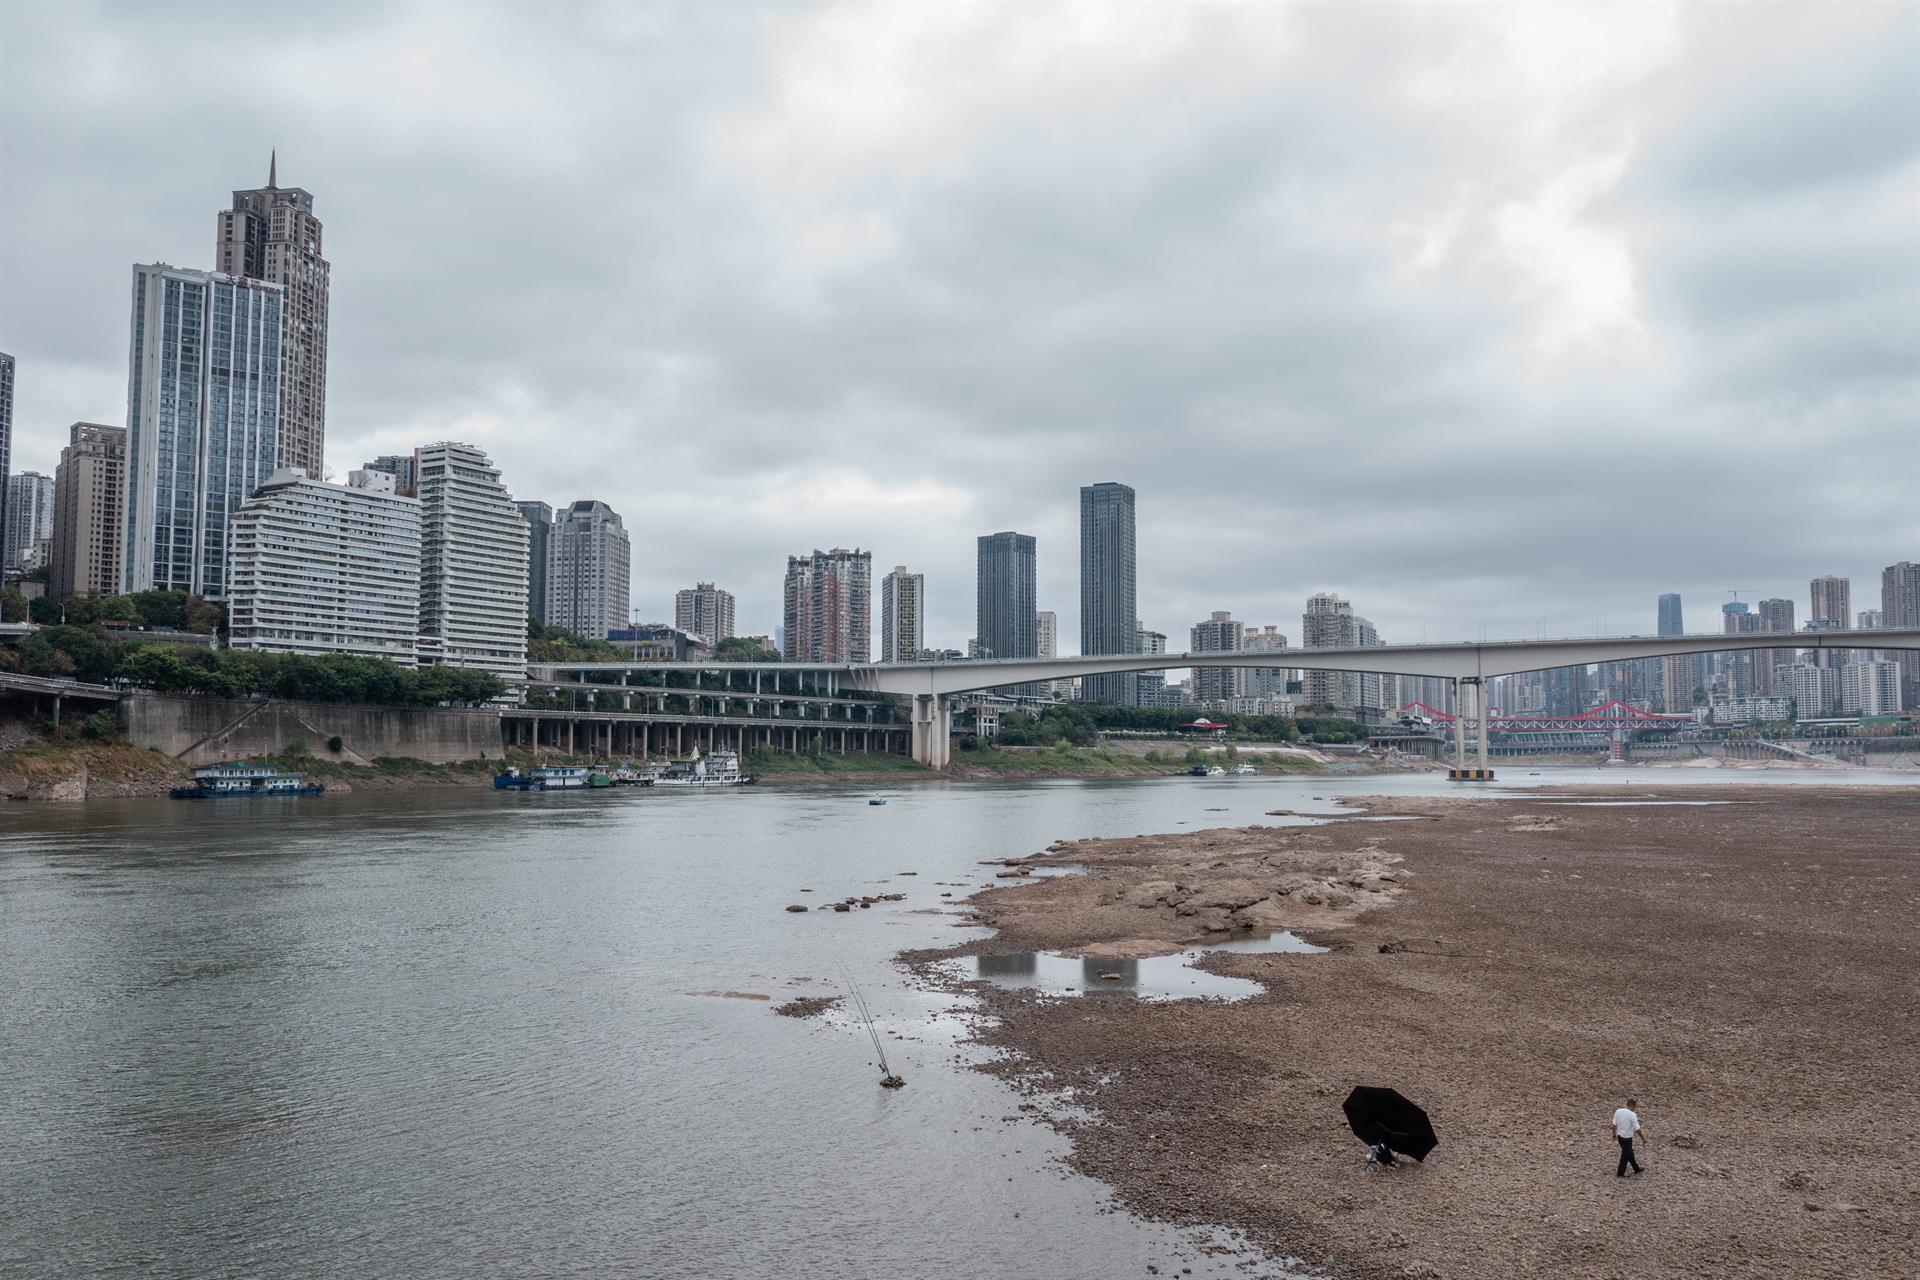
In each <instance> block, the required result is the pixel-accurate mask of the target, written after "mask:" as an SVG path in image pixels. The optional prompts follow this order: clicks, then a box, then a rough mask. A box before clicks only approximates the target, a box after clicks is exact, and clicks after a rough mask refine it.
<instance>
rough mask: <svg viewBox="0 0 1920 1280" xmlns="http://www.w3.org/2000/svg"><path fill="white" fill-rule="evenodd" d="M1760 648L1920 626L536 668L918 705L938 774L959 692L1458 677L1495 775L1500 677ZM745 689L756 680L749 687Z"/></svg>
mask: <svg viewBox="0 0 1920 1280" xmlns="http://www.w3.org/2000/svg"><path fill="white" fill-rule="evenodd" d="M1751 649H1812V650H1825V649H1836V650H1851V649H1901V650H1920V629H1906V630H1887V631H1797V632H1792V633H1788V634H1781V633H1768V634H1761V633H1748V634H1743V635H1690V636H1595V637H1587V638H1582V639H1563V640H1505V641H1494V642H1490V643H1478V644H1403V645H1374V646H1369V647H1366V648H1358V649H1281V650H1260V651H1242V652H1237V653H1164V654H1123V655H1118V656H1111V657H1086V656H1081V657H1068V658H1001V659H986V660H980V661H973V662H898V663H843V664H837V665H836V664H826V663H751V662H734V663H728V662H717V663H716V662H675V663H660V662H584V663H578V662H577V663H548V664H534V665H533V666H531V667H530V668H529V669H528V675H529V676H530V677H531V678H532V679H534V680H537V681H542V682H553V683H568V682H571V681H578V682H581V683H609V682H614V683H626V682H628V681H630V680H631V679H632V678H633V677H634V676H635V675H642V676H648V675H653V674H658V673H662V672H668V671H684V672H689V673H694V674H696V675H698V674H701V673H706V674H712V675H720V676H722V677H723V678H724V679H725V680H726V681H727V682H728V683H729V684H731V682H732V680H733V679H734V678H735V677H736V676H737V677H738V678H740V679H741V680H742V681H743V682H747V681H752V682H755V683H756V685H764V684H765V683H766V682H767V681H768V680H769V679H771V680H772V681H773V683H774V685H775V687H776V688H777V687H782V685H783V682H784V681H786V680H787V679H788V678H789V677H791V680H792V682H793V683H794V684H795V686H796V691H798V690H799V689H800V688H804V686H806V685H807V684H809V683H811V684H813V686H814V687H815V689H816V690H817V691H819V692H821V693H824V694H826V695H828V696H832V695H833V694H836V693H838V692H840V691H841V690H843V689H845V690H857V691H860V692H864V693H881V694H888V695H891V696H894V697H900V698H905V699H908V700H909V701H910V702H911V703H912V706H913V757H914V759H916V760H918V761H920V762H921V763H922V764H925V765H929V766H931V767H933V768H936V769H940V768H945V767H946V764H947V761H948V749H949V742H948V740H949V738H950V736H951V728H952V710H951V707H950V705H949V703H948V699H949V698H951V697H952V696H953V695H954V694H957V693H974V692H979V691H982V690H987V689H1001V688H1006V687H1008V686H1010V685H1028V684H1038V683H1040V682H1042V681H1046V680H1063V679H1071V678H1074V677H1080V676H1099V675H1117V674H1121V673H1125V672H1131V671H1166V670H1171V669H1174V668H1183V667H1184V668H1197V667H1274V666H1282V667H1288V668H1297V669H1300V670H1307V671H1353V672H1366V673H1370V674H1378V675H1402V676H1429V677H1438V678H1440V679H1446V680H1452V681H1453V682H1454V705H1455V706H1456V707H1459V708H1460V709H1461V712H1462V714H1461V716H1460V718H1459V719H1457V720H1456V721H1455V722H1454V751H1455V755H1456V764H1457V767H1458V768H1459V769H1461V770H1465V769H1466V767H1467V724H1468V722H1469V721H1474V722H1476V723H1477V724H1478V726H1479V732H1478V735H1477V737H1478V755H1479V767H1480V769H1481V770H1482V771H1485V770H1486V769H1487V767H1488V766H1487V723H1486V720H1487V718H1486V716H1485V715H1484V714H1482V710H1483V708H1484V704H1485V688H1486V681H1488V680H1490V679H1492V678H1493V677H1495V676H1508V675H1518V674H1520V673H1521V672H1525V671H1549V670H1552V669H1554V668H1556V667H1578V666H1590V665H1593V664H1595V663H1601V662H1629V661H1636V660H1639V659H1643V658H1665V657H1671V656H1675V655H1680V654H1698V653H1729V652H1738V651H1742V650H1751ZM743 687H744V684H743Z"/></svg>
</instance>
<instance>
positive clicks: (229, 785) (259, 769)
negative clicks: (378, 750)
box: [167, 760, 327, 800]
mask: <svg viewBox="0 0 1920 1280" xmlns="http://www.w3.org/2000/svg"><path fill="white" fill-rule="evenodd" d="M326 790H327V789H326V788H325V787H324V786H322V785H320V784H319V783H317V782H308V781H307V775H305V774H304V773H282V772H280V770H278V769H275V768H273V767H272V766H270V765H264V764H249V763H248V762H246V761H244V760H234V761H225V762H223V763H221V764H214V765H208V766H207V767H206V768H204V769H195V770H194V771H193V785H192V786H188V787H175V788H174V789H173V790H171V791H169V792H168V793H167V794H168V795H170V796H172V797H173V798H174V799H175V800H219V799H225V798H226V797H229V796H317V795H324V794H326Z"/></svg>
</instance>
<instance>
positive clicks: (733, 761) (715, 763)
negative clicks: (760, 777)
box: [654, 749, 753, 787]
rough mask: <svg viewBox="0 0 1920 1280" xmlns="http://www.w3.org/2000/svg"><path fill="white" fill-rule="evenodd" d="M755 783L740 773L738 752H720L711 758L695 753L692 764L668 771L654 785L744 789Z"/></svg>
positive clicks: (747, 775)
mask: <svg viewBox="0 0 1920 1280" xmlns="http://www.w3.org/2000/svg"><path fill="white" fill-rule="evenodd" d="M752 781H753V777H752V775H751V774H745V773H742V772H740V756H739V754H738V753H737V752H733V751H727V750H724V749H722V750H719V751H715V752H714V753H713V754H712V755H710V756H704V757H703V756H701V755H700V754H699V753H698V752H695V753H694V757H693V759H692V761H691V762H689V763H687V764H683V765H682V764H676V765H673V766H671V767H669V768H668V769H667V771H666V772H665V773H663V774H661V775H660V776H659V777H658V778H656V779H654V785H655V786H659V787H743V786H746V785H747V784H748V783H750V782H752Z"/></svg>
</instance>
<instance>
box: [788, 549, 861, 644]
mask: <svg viewBox="0 0 1920 1280" xmlns="http://www.w3.org/2000/svg"><path fill="white" fill-rule="evenodd" d="M782 595H783V600H782V604H783V610H782V615H783V616H782V621H783V629H782V636H781V644H782V648H783V651H784V652H783V656H784V657H785V658H786V660H787V661H788V662H866V661H869V660H870V658H871V656H872V651H873V553H872V552H871V551H862V550H860V549H859V548H857V547H856V548H855V549H854V550H852V551H848V550H846V549H845V548H842V547H835V548H834V549H833V550H831V551H820V550H818V549H816V550H815V551H814V552H813V554H812V555H807V556H788V557H787V580H786V587H785V590H784V592H783V593H782Z"/></svg>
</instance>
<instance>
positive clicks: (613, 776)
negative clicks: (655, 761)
mask: <svg viewBox="0 0 1920 1280" xmlns="http://www.w3.org/2000/svg"><path fill="white" fill-rule="evenodd" d="M653 778H654V775H653V772H652V771H651V770H647V769H636V768H634V767H633V766H632V765H630V764H623V765H621V766H620V767H619V768H618V769H615V770H613V771H612V772H611V773H609V774H608V775H607V783H608V785H609V786H615V787H650V786H652V785H653Z"/></svg>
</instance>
